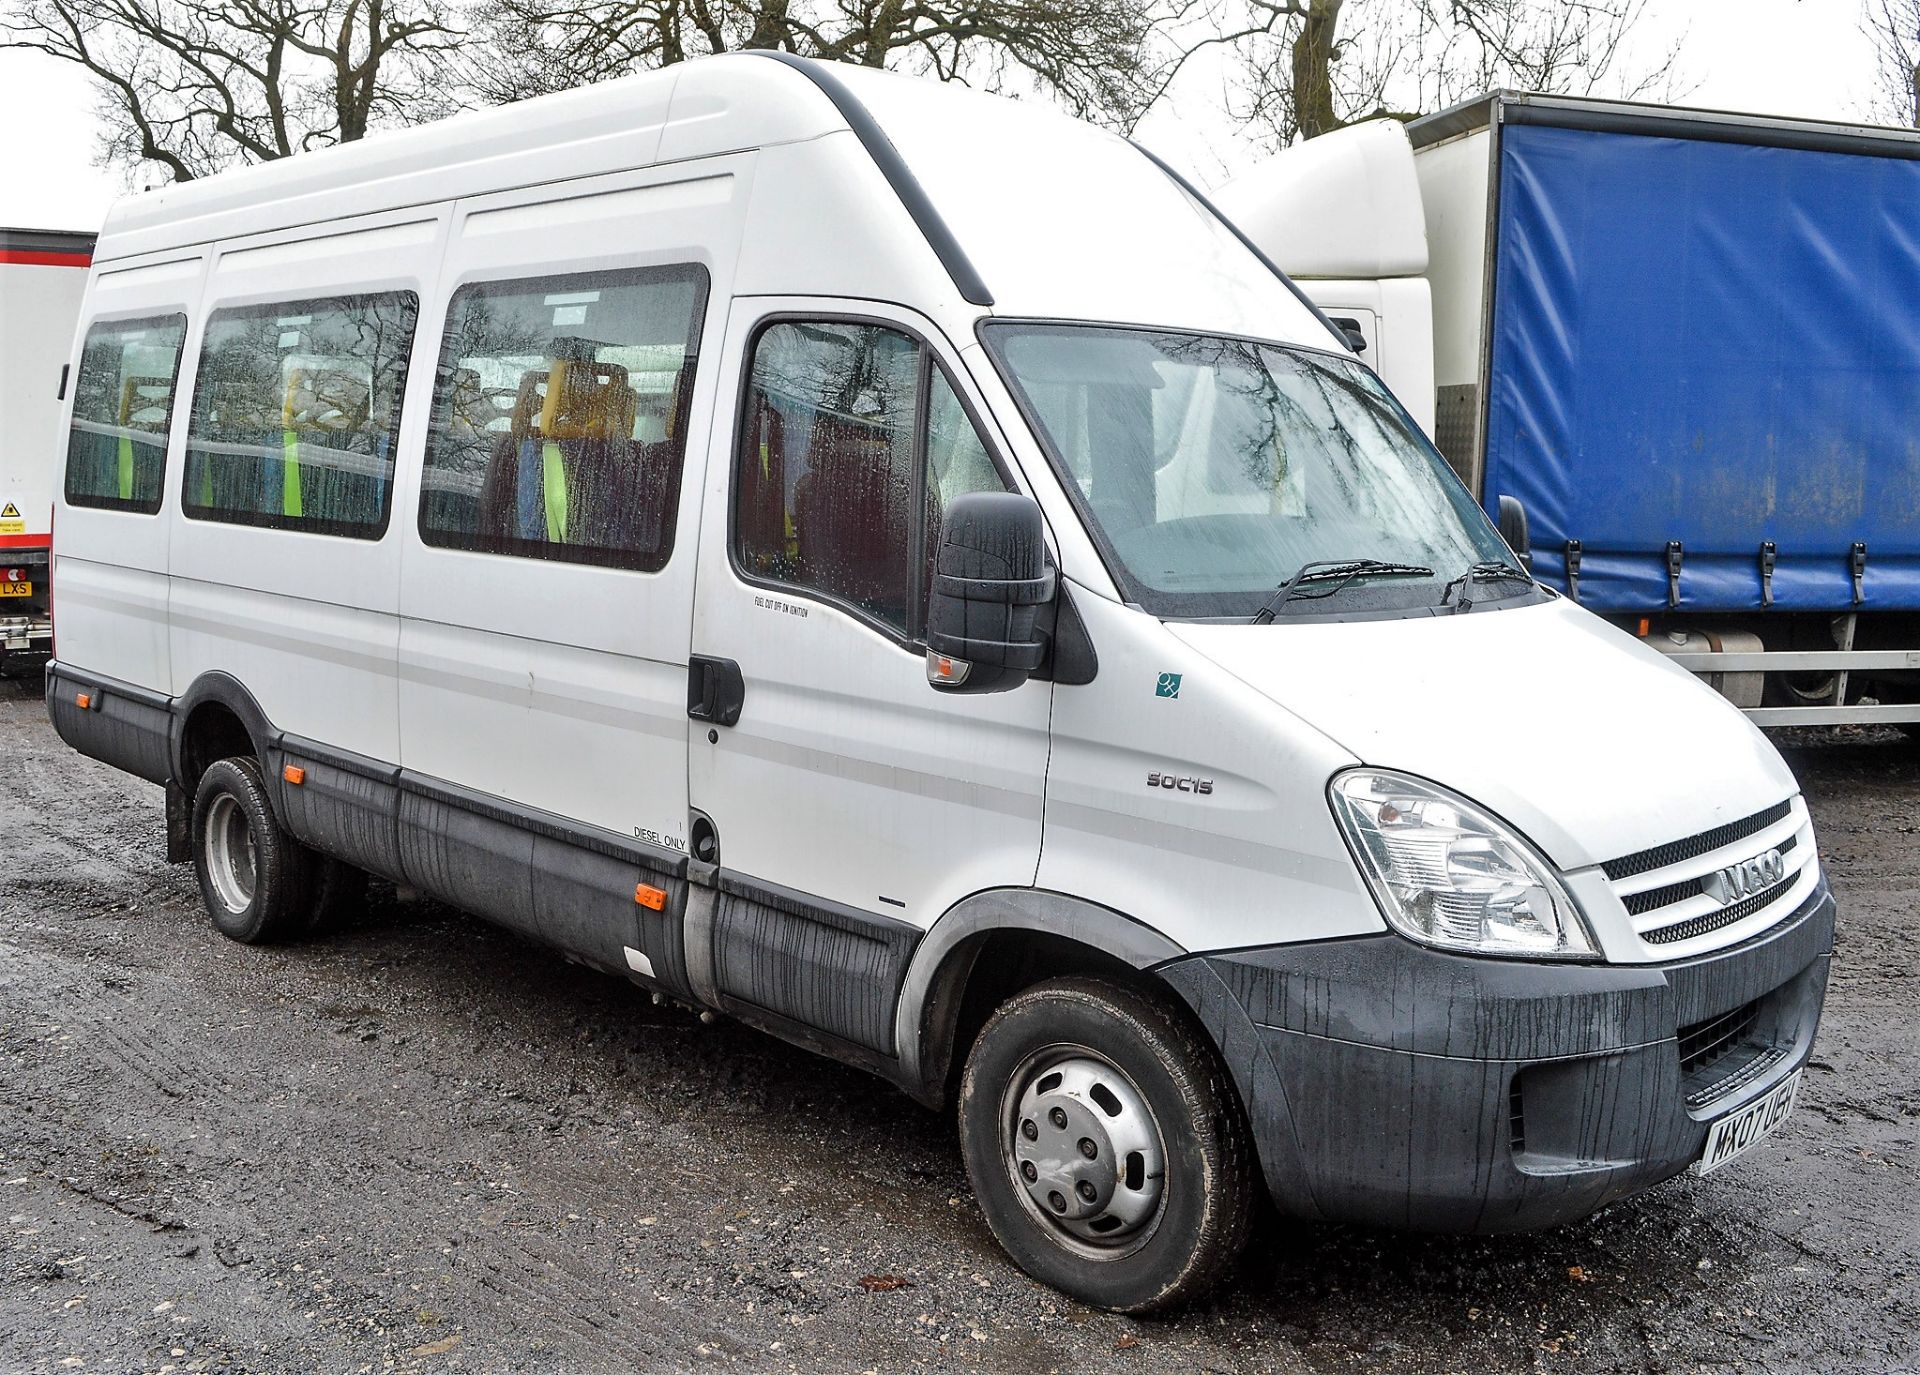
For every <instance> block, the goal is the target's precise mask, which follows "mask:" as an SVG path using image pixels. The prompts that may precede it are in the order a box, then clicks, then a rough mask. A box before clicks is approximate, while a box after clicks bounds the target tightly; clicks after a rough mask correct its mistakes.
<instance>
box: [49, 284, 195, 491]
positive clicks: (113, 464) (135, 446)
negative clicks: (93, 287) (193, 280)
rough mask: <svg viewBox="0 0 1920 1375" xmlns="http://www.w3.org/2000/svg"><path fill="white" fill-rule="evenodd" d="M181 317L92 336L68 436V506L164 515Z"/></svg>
mask: <svg viewBox="0 0 1920 1375" xmlns="http://www.w3.org/2000/svg"><path fill="white" fill-rule="evenodd" d="M186 332H187V317H186V316H184V315H159V316H154V317H152V318H150V319H145V320H115V321H113V322H112V323H109V324H97V325H94V326H93V327H92V328H91V329H89V330H88V331H87V341H86V343H85V345H83V346H82V348H81V350H80V373H79V376H78V377H77V378H76V379H75V380H74V391H73V426H72V428H71V429H70V430H69V431H68V434H67V482H66V488H67V501H68V502H69V503H71V504H72V505H74V506H99V507H104V508H105V509H107V510H111V511H138V512H140V513H141V514H143V515H152V514H153V513H154V512H155V511H158V510H159V509H160V490H161V483H162V479H163V477H164V476H165V471H166V462H167V427H168V425H169V424H170V423H171V421H172V419H173V392H174V384H175V383H176V381H177V380H178V378H179V374H180V341H181V340H182V339H183V338H184V337H185V335H186Z"/></svg>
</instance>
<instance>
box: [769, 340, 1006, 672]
mask: <svg viewBox="0 0 1920 1375" xmlns="http://www.w3.org/2000/svg"><path fill="white" fill-rule="evenodd" d="M923 396H924V398H925V401H924V409H922V397H923ZM1004 490H1006V483H1005V481H1004V480H1003V479H1002V478H1001V476H1000V472H999V470H998V469H997V468H996V467H995V466H994V464H993V460H992V458H991V457H990V456H989V454H988V452H987V449H986V446H985V444H984V443H982V441H981V439H980V435H979V432H978V431H977V430H976V429H975V428H974V425H973V421H972V418H971V417H970V416H968V414H967V412H966V410H965V408H964V407H963V406H962V405H961V404H960V399H959V397H958V396H956V395H955V393H954V391H953V387H952V385H951V384H950V383H949V382H948V380H947V377H946V374H945V373H944V372H942V371H941V369H940V368H939V367H938V366H936V365H935V363H934V360H933V356H932V354H931V353H930V352H929V351H928V350H927V349H926V348H925V347H924V346H923V345H922V344H921V343H920V342H919V341H918V340H916V339H914V338H913V337H912V336H910V335H907V334H903V333H901V332H900V331H898V330H892V329H887V328H885V327H883V326H879V325H863V324H849V323H839V322H824V321H823V322H812V321H809V322H799V323H795V322H782V323H779V324H775V325H772V326H769V327H768V328H767V329H766V330H764V331H763V332H762V333H761V335H760V337H759V339H758V340H757V342H756V343H755V346H754V353H753V371H752V380H751V385H750V386H749V388H748V393H747V403H746V415H745V417H744V428H743V437H742V444H741V447H740V452H739V456H738V460H737V462H736V467H735V474H734V528H733V540H734V553H735V557H736V558H737V559H738V561H739V564H740V567H741V569H742V570H743V571H744V572H745V573H746V574H747V575H748V576H750V577H754V578H760V579H765V580H768V581H773V582H781V583H788V584H791V585H793V586H796V587H803V588H807V589H810V590H812V591H816V592H820V593H824V594H826V595H827V596H830V597H833V598H835V599H837V600H840V601H843V602H847V603H849V604H851V605H852V606H854V607H857V608H858V609H860V610H861V611H864V612H866V613H867V614H869V615H871V616H873V617H874V618H875V619H877V620H879V621H880V622H882V623H883V624H885V625H887V626H889V627H891V628H893V629H894V630H897V631H899V632H900V633H901V634H903V635H905V636H908V637H909V638H911V637H915V636H918V635H919V634H920V633H921V630H922V621H923V620H924V617H925V614H926V600H927V592H928V590H929V588H930V587H931V585H932V577H933V555H934V551H935V548H936V546H937V541H938V539H939V530H940V515H941V512H942V511H943V510H945V508H946V503H947V502H949V501H951V500H952V499H953V498H954V497H956V496H958V495H960V494H961V493H962V492H978V491H996V492H997V491H1004Z"/></svg>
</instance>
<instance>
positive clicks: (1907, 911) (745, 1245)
mask: <svg viewBox="0 0 1920 1375" xmlns="http://www.w3.org/2000/svg"><path fill="white" fill-rule="evenodd" d="M37 692H38V685H37V682H34V681H31V680H30V681H27V682H18V681H16V682H9V683H4V684H0V862H3V863H4V865H5V880H4V884H3V885H0V1219H4V1220H5V1226H4V1230H0V1371H6V1372H14V1371H34V1372H39V1371H46V1372H50V1373H53V1375H57V1373H58V1372H64V1371H111V1372H132V1371H169V1370H181V1371H186V1370H196V1371H197V1370H219V1371H249V1372H282V1371H284V1372H352V1371H383V1372H384V1371H393V1370H401V1371H413V1370H419V1371H440V1370H448V1371H452V1370H460V1371H511V1372H567V1375H574V1373H575V1372H581V1373H586V1372H597V1371H615V1370H621V1371H634V1370H676V1369H683V1368H690V1367H702V1366H709V1365H711V1366H715V1367H722V1366H735V1367H741V1368H747V1369H755V1370H804V1371H816V1370H821V1371H849V1372H859V1371H879V1372H892V1371H899V1370H911V1369H919V1368H932V1367H939V1368H942V1369H950V1368H951V1369H976V1370H984V1371H1022V1372H1028V1371H1032V1372H1039V1371H1056V1370H1057V1371H1073V1372H1090V1371H1108V1370H1119V1371H1137V1372H1162V1371H1283V1372H1284V1371H1336V1370H1338V1371H1346V1370H1368V1371H1408V1372H1412V1371H1419V1372H1423V1375H1424V1373H1425V1372H1435V1371H1463V1372H1464V1371H1474V1372H1479V1371H1489V1370H1500V1371H1505V1370H1542V1371H1562V1370H1565V1371H1574V1370H1578V1371H1604V1370H1634V1371H1682V1370H1685V1371H1694V1370H1713V1371H1726V1370H1736V1371H1737V1370H1755V1371H1800V1370H1808V1371H1823V1372H1824V1371H1920V1335H1916V1334H1920V1279H1917V1278H1916V1276H1920V1181H1917V1180H1916V1176H1915V1166H1916V1164H1917V1163H1920V1155H1916V1152H1915V1133H1916V1129H1917V1128H1920V1084H1917V1083H1916V1075H1915V1067H1916V1066H1917V1065H1920V1018H1917V1017H1916V1015H1915V1006H1916V1002H1917V1001H1920V999H1917V998H1916V994H1920V964H1917V962H1916V956H1915V934H1916V931H1917V930H1920V917H1917V916H1916V913H1915V910H1914V909H1915V897H1916V891H1917V890H1920V879H1917V878H1916V849H1915V847H1916V841H1915V834H1916V826H1917V825H1920V751H1916V750H1914V749H1912V748H1910V747H1908V746H1907V745H1906V744H1905V743H1904V742H1903V741H1902V740H1901V739H1900V738H1899V737H1897V736H1895V735H1893V734H1892V733H1891V732H1885V731H1882V732H1870V731H1854V732H1831V733H1829V732H1797V733H1788V734H1783V735H1782V737H1781V742H1782V744H1783V745H1785V746H1786V747H1787V748H1788V752H1789V757H1790V759H1791V761H1792V763H1793V766H1794V768H1795V770H1796V771H1797V772H1798V773H1799V775H1800V777H1801V779H1802V781H1803V783H1804V785H1805V787H1806V789H1807V792H1808V795H1809V797H1810V798H1811V800H1812V805H1813V810H1814V816H1815V821H1816V824H1817V825H1818V827H1819V829H1820V836H1821V842H1822V848H1823V851H1824V855H1825V859H1826V863H1827V865H1828V869H1829V872H1830V874H1831V875H1832V878H1833V881H1834V886H1835V888H1836V889H1837V891H1838V895H1839V898H1840V903H1841V909H1840V940H1839V951H1838V956H1837V961H1836V970H1835V977H1834V982H1833V988H1832V992H1831V994H1830V996H1829V1000H1828V1005H1827V1018H1826V1024H1825V1027H1824V1029H1823V1032H1822V1036H1821V1041H1820V1044H1819V1046H1818V1048H1817V1050H1816V1052H1815V1063H1814V1066H1813V1071H1812V1073H1811V1074H1810V1075H1809V1076H1808V1082H1807V1084H1806V1087H1805V1090H1804V1092H1803V1094H1802V1098H1801V1107H1800V1109H1799V1110H1798V1111H1797V1112H1796V1113H1795V1115H1794V1117H1793V1118H1792V1119H1791V1120H1790V1121H1789V1123H1788V1124H1787V1126H1786V1127H1785V1128H1784V1130H1783V1131H1782V1133H1781V1135H1780V1136H1779V1137H1778V1138H1777V1139H1776V1140H1775V1141H1774V1142H1771V1143H1769V1145H1768V1146H1766V1147H1764V1148H1762V1149H1761V1150H1760V1151H1758V1152H1757V1153H1756V1154H1755V1156H1754V1157H1752V1158H1751V1159H1749V1160H1747V1161H1745V1162H1743V1163H1742V1164H1741V1165H1739V1166H1737V1167H1733V1168H1730V1169H1729V1170H1728V1171H1726V1172H1725V1173H1723V1174H1721V1175H1716V1176H1714V1177H1713V1178H1712V1179H1710V1180H1707V1181H1696V1180H1692V1179H1681V1180H1677V1181H1675V1182H1673V1183H1670V1184H1668V1185H1665V1186H1663V1187H1661V1188H1659V1189H1657V1190H1655V1191H1653V1192H1652V1193H1650V1194H1648V1195H1646V1196H1644V1197H1642V1198H1639V1199H1635V1200H1632V1201H1630V1202H1627V1203H1624V1204H1619V1205H1616V1206H1614V1207H1612V1208H1609V1209H1607V1210H1606V1211H1605V1212H1603V1213H1602V1214H1600V1215H1599V1216H1597V1217H1595V1218H1593V1219H1591V1220H1590V1221H1588V1222H1586V1223H1583V1224H1580V1225H1578V1226H1574V1227H1568V1228H1564V1229H1561V1230H1558V1231H1554V1232H1550V1233H1546V1234H1543V1235H1538V1236H1532V1237H1520V1238H1512V1237H1509V1238H1494V1239H1486V1240H1470V1239H1468V1240H1462V1239H1449V1238H1412V1237H1403V1236H1395V1235H1389V1234H1381V1233H1371V1232H1361V1231H1354V1230H1348V1229H1339V1228H1326V1227H1320V1228H1314V1227H1300V1226H1296V1225H1291V1224H1283V1223H1280V1222H1278V1221H1269V1222H1268V1223H1267V1224H1266V1225H1265V1227H1264V1228H1263V1229H1262V1232H1261V1234H1260V1235H1259V1237H1258V1238H1257V1240H1256V1242H1255V1244H1254V1247H1253V1251H1252V1253H1251V1254H1250V1256H1249V1258H1248V1260H1247V1262H1246V1264H1245V1265H1244V1266H1243V1268H1242V1272H1241V1274H1240V1277H1239V1279H1238V1281H1237V1283H1235V1284H1233V1285H1232V1286H1230V1287H1229V1288H1227V1289H1226V1290H1224V1291H1223V1292H1222V1293H1221V1294H1220V1295H1219V1296H1217V1297H1216V1298H1215V1299H1213V1300H1212V1301H1211V1302H1209V1303H1207V1304H1206V1305H1204V1306H1202V1307H1200V1308H1198V1309H1195V1310H1192V1311H1189V1312H1187V1313H1184V1314H1182V1315H1180V1316H1178V1317H1176V1318H1172V1319H1168V1320H1163V1321H1149V1322H1140V1321H1133V1320H1128V1319H1120V1318H1114V1317H1110V1316H1107V1315H1104V1314H1098V1313H1093V1312H1090V1311H1088V1310H1086V1309H1083V1308H1080V1307H1078V1306H1077V1305H1075V1304H1073V1303H1070V1302H1068V1301H1066V1300H1063V1299H1062V1298H1060V1297H1059V1296H1058V1295H1056V1294H1054V1293H1052V1292H1050V1291H1048V1290H1045V1289H1042V1288H1040V1287H1039V1286H1037V1285H1035V1284H1033V1283H1032V1282H1031V1281H1029V1280H1027V1279H1026V1278H1025V1277H1024V1276H1022V1275H1021V1274H1020V1273H1018V1272H1017V1271H1016V1270H1014V1269H1013V1268H1012V1266H1011V1265H1009V1264H1008V1263H1007V1262H1006V1261H1005V1260H1003V1259H1002V1257H1001V1255H1000V1253H999V1251H998V1250H997V1249H996V1248H995V1246H994V1243H993V1241H992V1238H991V1237H990V1236H989V1235H988V1233H987V1230H986V1227H985V1226H984V1224H983V1223H982V1221H981V1218H980V1215H979V1212H978V1210H977V1209H976V1208H975V1207H974V1205H973V1202H972V1200H971V1198H970V1197H969V1196H968V1193H967V1189H966V1185H965V1180H964V1176H963V1174H962V1170H961V1166H960V1160H959V1156H958V1153H957V1150H956V1148H955V1145H954V1140H953V1133H952V1130H951V1125H950V1123H949V1122H948V1121H947V1120H945V1119H944V1118H942V1117H937V1116H935V1115H933V1114H931V1113H928V1112H926V1111H924V1110H922V1109H920V1108H918V1107H915V1106H914V1105H912V1104H911V1103H909V1102H908V1101H907V1100H906V1099H905V1098H903V1097H901V1096H900V1095H898V1094H897V1093H895V1092H893V1091H892V1090H890V1089H888V1088H887V1087H885V1086H884V1085H882V1084H881V1083H879V1082H878V1081H877V1080H873V1079H870V1078H867V1077H866V1076H864V1075H861V1074H859V1073H856V1072H854V1071H852V1070H848V1069H844V1068H841V1067H839V1066H837V1065H834V1064H830V1063H828V1062H826V1061H824V1060H820V1059H816V1058H814V1057H812V1056H810V1055H808V1054H806V1053H804V1052H802V1051H799V1050H795V1049H791V1048H789V1047H787V1046H785V1045H783V1044H781V1043H780V1042H777V1041H774V1040H772V1039H770V1038H768V1037H765V1036H761V1035H759V1034H757V1033H755V1032H752V1031H749V1030H746V1029H744V1028H742V1027H739V1026H736V1025H732V1024H729V1023H726V1022H721V1023H718V1024H716V1025H712V1026H703V1025H701V1024H700V1023H699V1022H698V1021H697V1020H696V1019H694V1018H693V1017H691V1016H689V1015H687V1014H685V1013H683V1012H679V1011H676V1010H673V1009H661V1008H655V1007H653V1006H651V1005H650V1004H649V1002H648V1000H647V999H646V997H645V996H644V995H642V994H640V993H638V992H636V991H635V990H634V989H632V988H630V987H628V986H626V985H624V984H622V983H620V982H619V981H617V980H614V979H610V978H607V977H605V976H602V975H599V974H594V973H590V972H587V971H585V970H582V969H579V968H577V967H576V966H573V965H571V964H568V963H567V962H566V961H565V960H563V959H561V958H559V957H558V956H556V955H554V954H552V953H550V952H548V951H545V950H543V949H540V948H537V947H534V946H531V945H528V944H525V943H523V942H521V941H519V940H518V939H516V938H514V937H512V936H510V935H507V934H504V933H502V932H500V931H497V930H494V929H493V928H490V927H487V926H485V925H482V924H480V923H478V922H475V921H470V920H467V919H465V918H463V917H461V916H460V915H458V914H457V913H454V912H451V911H449V910H447V909H444V908H441V907H438V906H435V905H433V904H431V903H425V902H414V903H400V902H398V901H397V900H395V899H394V898H393V897H392V895H391V894H390V893H385V894H379V893H377V894H376V896H375V898H374V900H373V902H372V903H371V905H370V906H369V907H368V908H367V909H366V910H365V911H364V912H362V913H359V914H357V915H356V916H355V917H353V918H352V919H351V920H350V921H349V922H348V923H347V925H346V927H345V929H343V930H339V931H336V932H333V933H330V934H329V935H327V936H326V937H324V938H321V939H316V940H313V941H310V942H308V943H305V944H300V945H294V946H289V947H284V948H279V949H268V950H254V949H247V948H243V947H241V946H238V945H234V944H231V943H229V942H227V941H225V940H222V939H221V938H220V937H219V936H218V935H216V934H215V933H214V931H213V928H212V926H211V924H210V923H209V922H208V921H207V919H206V917H205V916H204V914H203V913H202V911H201V909H200V902H199V895H198V893H197V891H196V889H195V887H194V884H193V878H192V873H191V870H189V869H187V868H175V867H169V866H168V865H166V864H165V863H164V862H163V861H162V850H163V845H162V827H161V805H160V791H159V789H157V788H153V787H151V786H149V785H147V784H144V783H141V782H138V781H137V780H134V779H132V778H129V777H127V776H124V775H122V774H119V773H116V772H114V771H113V770H110V769H108V768H106V767H104V766H102V765H99V764H96V763H94V762H92V761H90V760H86V759H83V758H81V757H79V756H78V755H75V754H73V753H72V752H70V751H69V750H67V749H66V748H65V747H64V746H63V745H62V744H61V743H60V741H59V740H58V739H57V738H56V737H55V735H54V733H53V731H52V729H51V727H50V726H49V725H48V724H47V721H46V716H45V712H44V709H43V707H42V706H41V704H40V701H39V698H38V695H37ZM873 1277H897V1278H898V1279H899V1280H901V1281H904V1283H901V1284H899V1285H897V1286H892V1287H879V1288H878V1289H877V1292H872V1291H870V1289H869V1287H868V1286H866V1285H863V1283H862V1281H863V1280H868V1281H870V1282H871V1280H872V1279H873Z"/></svg>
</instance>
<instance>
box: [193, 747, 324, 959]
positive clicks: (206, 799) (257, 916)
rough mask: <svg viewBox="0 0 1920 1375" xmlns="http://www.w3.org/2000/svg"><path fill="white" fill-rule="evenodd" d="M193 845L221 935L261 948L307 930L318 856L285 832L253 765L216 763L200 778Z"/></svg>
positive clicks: (195, 863) (205, 896) (203, 887)
mask: <svg viewBox="0 0 1920 1375" xmlns="http://www.w3.org/2000/svg"><path fill="white" fill-rule="evenodd" d="M192 840H193V867H194V872H195V873H196V874H197V875H198V876H199V879H200V896H201V899H202V900H203V901H204V902H205V903H206V905H207V913H208V915H209V916H211V917H212V918H213V924H214V926H216V927H217V928H219V931H220V934H222V935H223V936H228V937H230V938H231V939H233V940H237V941H243V942H245V943H247V944H249V945H256V944H263V943H265V942H269V941H276V940H283V939H285V938H286V937H288V936H291V935H295V934H297V933H298V932H299V931H301V930H302V929H304V928H305V927H306V926H307V924H308V923H309V921H310V919H311V917H312V915H313V913H314V912H315V910H316V908H317V905H318V898H319V893H318V891H317V884H316V878H317V874H318V868H319V866H318V857H317V856H316V855H314V854H313V852H312V851H310V850H308V849H307V848H306V847H305V846H303V845H301V844H300V842H299V841H297V840H295V839H294V838H293V837H292V836H290V835H288V834H287V833H286V832H285V831H283V830H281V829H280V823H279V822H278V821H277V820H276V819H275V818H274V815H273V808H272V806H271V805H270V804H269V803H268V801H267V791H266V787H265V785H264V784H263V783H262V781H261V778H260V766H259V765H258V764H256V763H255V762H254V761H253V760H251V759H246V758H233V759H220V760H216V761H215V762H214V763H212V764H210V765H209V766H208V767H207V771H206V772H205V773H204V774H202V775H201V776H200V786H199V787H198V789H196V790H195V792H194V798H193V829H192Z"/></svg>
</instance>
